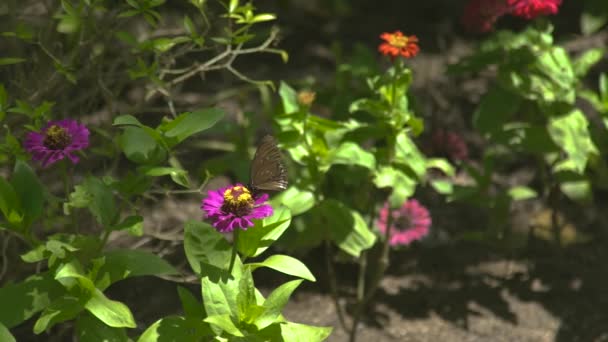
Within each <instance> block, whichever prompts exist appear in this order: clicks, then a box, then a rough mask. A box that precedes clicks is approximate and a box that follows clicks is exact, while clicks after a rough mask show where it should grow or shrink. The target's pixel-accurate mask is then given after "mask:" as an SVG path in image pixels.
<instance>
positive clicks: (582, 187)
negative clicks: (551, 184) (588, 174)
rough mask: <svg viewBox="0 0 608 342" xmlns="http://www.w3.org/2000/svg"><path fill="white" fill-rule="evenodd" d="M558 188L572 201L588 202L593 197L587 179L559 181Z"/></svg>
mask: <svg viewBox="0 0 608 342" xmlns="http://www.w3.org/2000/svg"><path fill="white" fill-rule="evenodd" d="M559 188H560V190H561V191H562V192H563V193H564V194H565V195H566V196H568V198H569V199H571V200H573V201H577V202H582V203H589V202H590V201H591V200H592V199H593V191H592V187H591V182H589V180H587V179H581V180H574V181H566V182H560V184H559Z"/></svg>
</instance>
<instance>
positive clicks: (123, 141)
mask: <svg viewBox="0 0 608 342" xmlns="http://www.w3.org/2000/svg"><path fill="white" fill-rule="evenodd" d="M119 144H120V147H121V149H122V151H123V152H124V154H125V156H126V157H127V158H128V159H129V160H131V161H132V162H135V163H138V164H145V163H149V164H154V163H160V162H161V161H163V160H165V159H166V157H167V152H166V150H165V149H164V148H163V147H162V146H161V145H160V144H159V142H158V141H157V140H156V139H155V137H154V136H152V135H151V134H150V132H149V131H148V130H146V129H144V128H138V127H125V128H123V133H122V134H121V136H120V138H119Z"/></svg>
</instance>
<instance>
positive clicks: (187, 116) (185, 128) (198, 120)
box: [165, 108, 224, 143]
mask: <svg viewBox="0 0 608 342" xmlns="http://www.w3.org/2000/svg"><path fill="white" fill-rule="evenodd" d="M222 117H224V112H223V111H222V110H220V109H217V108H208V109H201V110H197V111H194V112H192V113H183V114H181V115H179V116H178V117H177V118H175V120H173V121H172V122H171V123H170V124H168V125H167V126H166V127H165V129H166V131H165V135H166V136H167V137H171V138H177V142H178V143H180V142H182V141H184V140H185V139H186V138H188V137H190V136H191V135H194V134H196V133H200V132H202V131H204V130H206V129H209V128H211V127H213V126H214V125H215V124H216V123H217V122H218V121H219V120H220V119H221V118H222Z"/></svg>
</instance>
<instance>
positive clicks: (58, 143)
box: [42, 125, 72, 150]
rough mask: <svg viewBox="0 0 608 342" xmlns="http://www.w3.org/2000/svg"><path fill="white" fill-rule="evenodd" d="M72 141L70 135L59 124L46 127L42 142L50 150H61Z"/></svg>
mask: <svg viewBox="0 0 608 342" xmlns="http://www.w3.org/2000/svg"><path fill="white" fill-rule="evenodd" d="M71 142H72V137H71V136H70V135H69V134H68V132H67V131H66V130H65V129H64V128H63V127H61V126H57V125H52V126H51V127H49V128H47V130H46V132H45V137H44V140H43V141H42V144H43V145H44V146H46V147H47V148H49V149H51V150H63V149H64V148H66V147H68V145H70V143H71Z"/></svg>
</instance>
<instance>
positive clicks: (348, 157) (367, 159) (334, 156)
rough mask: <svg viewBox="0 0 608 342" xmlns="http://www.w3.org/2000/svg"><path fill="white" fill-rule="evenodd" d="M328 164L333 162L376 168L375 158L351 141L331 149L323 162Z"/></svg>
mask: <svg viewBox="0 0 608 342" xmlns="http://www.w3.org/2000/svg"><path fill="white" fill-rule="evenodd" d="M325 163H326V164H327V165H328V166H329V165H334V164H342V165H357V166H361V167H364V168H367V169H369V170H374V169H375V168H376V158H375V157H374V155H373V154H372V153H370V152H367V151H365V150H364V149H362V148H361V147H360V146H359V145H357V144H355V143H353V142H345V143H342V144H341V145H340V146H338V147H337V148H336V149H335V150H333V151H332V152H331V153H330V154H329V155H328V156H327V160H326V162H325Z"/></svg>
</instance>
